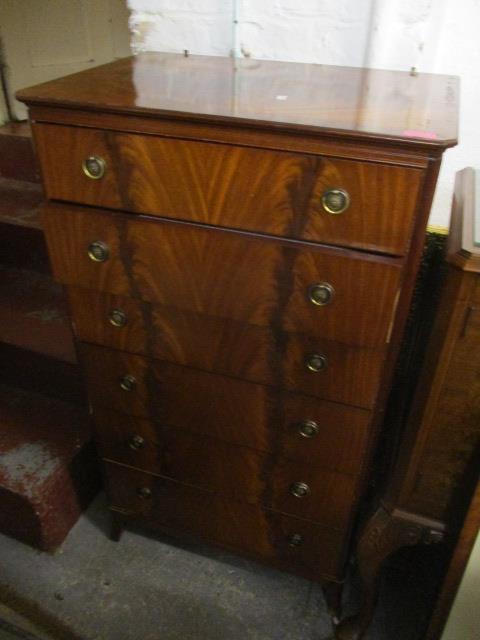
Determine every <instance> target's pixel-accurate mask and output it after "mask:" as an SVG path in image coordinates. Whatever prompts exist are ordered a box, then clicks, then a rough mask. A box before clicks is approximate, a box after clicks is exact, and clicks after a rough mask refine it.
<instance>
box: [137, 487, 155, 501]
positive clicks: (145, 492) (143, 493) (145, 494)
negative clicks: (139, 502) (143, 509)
mask: <svg viewBox="0 0 480 640" xmlns="http://www.w3.org/2000/svg"><path fill="white" fill-rule="evenodd" d="M137 496H138V497H139V498H142V499H143V500H148V499H149V498H151V497H152V491H151V489H149V488H148V487H138V489H137Z"/></svg>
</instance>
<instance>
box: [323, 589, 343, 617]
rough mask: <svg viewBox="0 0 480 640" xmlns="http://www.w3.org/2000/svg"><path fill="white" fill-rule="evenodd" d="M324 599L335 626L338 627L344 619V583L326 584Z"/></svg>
mask: <svg viewBox="0 0 480 640" xmlns="http://www.w3.org/2000/svg"><path fill="white" fill-rule="evenodd" d="M322 590H323V597H324V598H325V603H326V605H327V611H328V613H329V615H330V617H331V618H332V622H333V624H335V625H337V624H338V622H339V621H340V618H341V617H342V593H343V582H326V583H325V584H323V585H322Z"/></svg>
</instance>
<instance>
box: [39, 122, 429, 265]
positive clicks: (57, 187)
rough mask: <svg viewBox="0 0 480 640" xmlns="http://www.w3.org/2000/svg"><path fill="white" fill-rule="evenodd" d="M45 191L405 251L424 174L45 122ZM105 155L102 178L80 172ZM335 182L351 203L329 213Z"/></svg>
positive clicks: (273, 231)
mask: <svg viewBox="0 0 480 640" xmlns="http://www.w3.org/2000/svg"><path fill="white" fill-rule="evenodd" d="M34 132H35V140H36V146H37V150H38V153H39V156H40V160H41V164H42V168H43V176H44V183H45V188H46V192H47V196H48V197H49V198H51V199H54V200H65V201H69V202H77V203H81V204H89V205H96V206H105V207H110V208H114V209H124V210H127V211H135V212H138V213H148V214H151V215H155V216H157V215H158V216H163V217H166V218H175V219H181V220H191V221H195V222H201V223H206V224H211V225H218V226H222V227H230V228H234V229H243V230H250V231H259V232H263V233H269V234H272V235H278V236H285V237H289V238H305V239H308V240H312V241H317V242H322V243H326V244H335V245H343V246H351V247H356V248H362V249H373V250H378V251H383V252H387V253H388V252H389V253H393V254H399V255H401V254H404V253H405V252H406V251H407V248H408V245H409V241H410V234H411V227H412V219H413V213H414V210H415V207H416V203H417V196H418V192H419V186H420V184H421V180H422V176H423V173H422V171H420V170H417V169H410V168H405V167H394V166H387V165H382V164H378V163H373V162H364V163H362V162H352V161H349V160H339V159H335V158H328V157H320V156H314V155H306V154H304V155H302V154H295V153H286V152H281V151H272V150H264V149H253V148H251V149H249V148H246V147H237V146H233V145H222V144H212V143H205V142H192V141H186V140H175V139H169V138H161V137H155V136H143V135H132V134H123V133H115V132H106V131H100V130H95V129H83V128H79V127H65V126H58V125H49V124H37V125H35V128H34ZM92 155H97V156H100V157H102V158H103V159H104V160H105V162H106V165H107V169H106V172H105V175H104V177H103V178H101V179H99V180H92V179H90V178H88V177H86V176H85V175H84V173H83V171H82V162H83V160H84V159H86V158H87V157H89V156H92ZM328 189H344V190H346V191H347V192H348V193H349V195H350V201H351V203H350V207H349V208H348V209H347V211H346V212H345V213H343V214H341V215H330V214H328V213H326V212H325V211H324V209H323V208H322V205H321V200H322V194H323V193H324V192H325V191H326V190H328Z"/></svg>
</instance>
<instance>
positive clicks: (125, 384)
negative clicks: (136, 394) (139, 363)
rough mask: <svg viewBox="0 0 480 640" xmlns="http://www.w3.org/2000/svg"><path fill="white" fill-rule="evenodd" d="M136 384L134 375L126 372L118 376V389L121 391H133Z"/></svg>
mask: <svg viewBox="0 0 480 640" xmlns="http://www.w3.org/2000/svg"><path fill="white" fill-rule="evenodd" d="M136 386H137V379H136V378H135V376H132V375H130V374H129V373H127V374H126V375H125V376H122V377H121V378H120V389H122V390H123V391H129V392H130V391H134V389H135V387H136Z"/></svg>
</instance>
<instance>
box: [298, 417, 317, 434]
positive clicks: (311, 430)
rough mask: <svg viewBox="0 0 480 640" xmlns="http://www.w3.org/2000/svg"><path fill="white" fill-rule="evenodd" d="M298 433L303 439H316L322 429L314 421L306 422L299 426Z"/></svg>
mask: <svg viewBox="0 0 480 640" xmlns="http://www.w3.org/2000/svg"><path fill="white" fill-rule="evenodd" d="M297 431H298V434H299V435H301V436H302V438H314V437H315V436H317V435H318V432H319V431H320V429H319V427H318V424H317V423H316V422H314V421H313V420H304V421H303V422H301V423H300V424H299V425H298V428H297Z"/></svg>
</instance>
